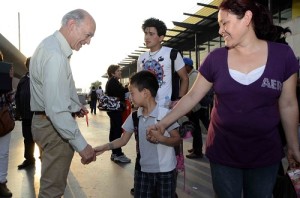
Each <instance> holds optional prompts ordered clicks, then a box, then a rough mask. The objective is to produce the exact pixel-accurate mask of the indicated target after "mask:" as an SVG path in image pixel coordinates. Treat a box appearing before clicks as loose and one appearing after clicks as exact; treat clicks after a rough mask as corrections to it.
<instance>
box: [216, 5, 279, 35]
mask: <svg viewBox="0 0 300 198" xmlns="http://www.w3.org/2000/svg"><path fill="white" fill-rule="evenodd" d="M219 9H221V10H228V11H229V12H230V13H232V14H234V15H236V16H237V17H238V18H239V19H241V18H243V17H244V16H245V13H246V11H248V10H249V11H251V12H252V14H253V16H252V24H253V28H254V31H255V34H256V36H257V38H259V39H264V40H273V37H274V34H276V29H275V26H274V24H273V19H272V16H271V13H270V12H269V10H268V9H267V8H266V7H265V6H263V5H262V4H260V3H258V2H256V1H255V0H223V1H222V3H221V4H220V5H219Z"/></svg>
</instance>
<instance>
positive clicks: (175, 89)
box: [170, 48, 180, 101]
mask: <svg viewBox="0 0 300 198" xmlns="http://www.w3.org/2000/svg"><path fill="white" fill-rule="evenodd" d="M177 54H178V50H177V49H174V48H173V49H172V50H171V52H170V59H171V69H172V96H171V100H172V101H175V100H177V99H178V98H179V88H180V78H179V76H178V74H177V72H176V71H175V65H174V64H175V63H174V62H175V60H176V58H177Z"/></svg>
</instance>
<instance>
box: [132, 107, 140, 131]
mask: <svg viewBox="0 0 300 198" xmlns="http://www.w3.org/2000/svg"><path fill="white" fill-rule="evenodd" d="M132 120H133V126H134V133H136V132H138V130H139V119H138V117H137V111H134V112H132ZM135 135H138V133H137V134H135Z"/></svg>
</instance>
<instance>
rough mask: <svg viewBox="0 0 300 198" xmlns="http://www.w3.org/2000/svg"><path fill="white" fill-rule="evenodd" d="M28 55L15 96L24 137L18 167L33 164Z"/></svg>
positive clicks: (22, 167) (21, 167)
mask: <svg viewBox="0 0 300 198" xmlns="http://www.w3.org/2000/svg"><path fill="white" fill-rule="evenodd" d="M29 64H30V57H28V58H27V59H26V61H25V67H26V69H27V70H28V72H27V73H26V74H25V75H24V76H23V77H22V78H21V79H20V81H19V84H18V87H17V92H16V96H15V102H16V111H17V114H19V115H20V116H21V119H22V134H23V137H24V158H25V160H24V161H23V163H22V164H20V165H19V166H18V169H24V168H27V167H31V166H32V165H34V164H35V158H34V147H35V143H34V141H33V139H32V133H31V121H32V117H33V112H32V111H31V110H30V84H29V83H30V78H29Z"/></svg>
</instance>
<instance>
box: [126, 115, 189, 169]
mask: <svg viewBox="0 0 300 198" xmlns="http://www.w3.org/2000/svg"><path fill="white" fill-rule="evenodd" d="M132 120H133V127H134V137H135V140H136V153H137V157H136V161H135V169H136V170H141V165H140V159H141V154H140V148H139V130H138V129H139V118H138V117H137V111H134V112H132ZM180 128H181V127H179V131H180V130H181V129H180ZM181 133H182V132H181ZM184 134H186V133H185V132H184ZM182 148H183V142H182V140H181V143H180V145H178V146H174V149H175V155H176V159H177V166H176V170H177V171H178V172H180V171H184V156H183V152H182Z"/></svg>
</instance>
